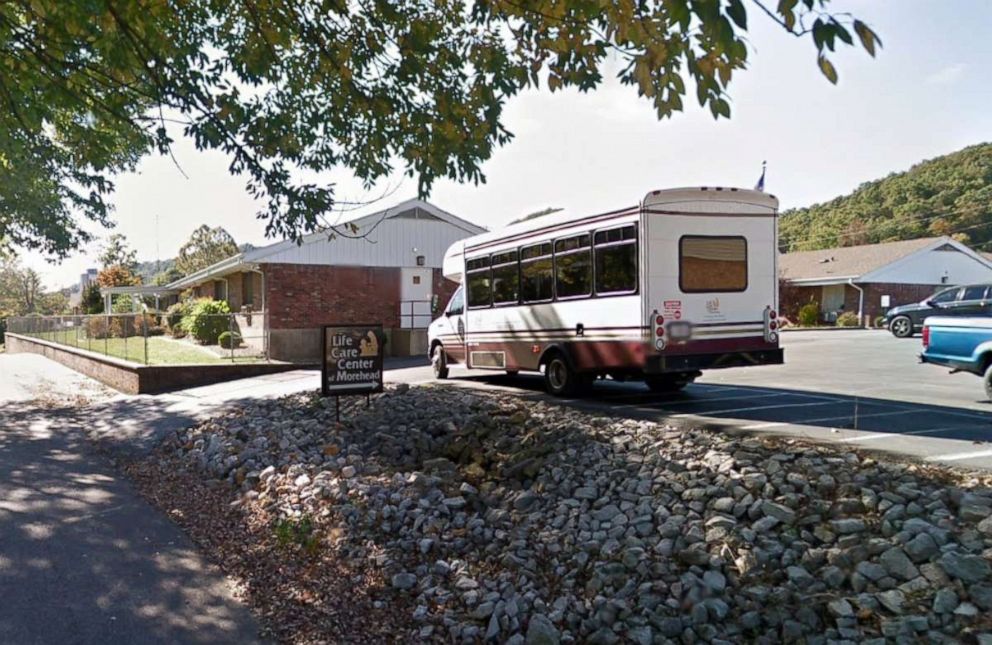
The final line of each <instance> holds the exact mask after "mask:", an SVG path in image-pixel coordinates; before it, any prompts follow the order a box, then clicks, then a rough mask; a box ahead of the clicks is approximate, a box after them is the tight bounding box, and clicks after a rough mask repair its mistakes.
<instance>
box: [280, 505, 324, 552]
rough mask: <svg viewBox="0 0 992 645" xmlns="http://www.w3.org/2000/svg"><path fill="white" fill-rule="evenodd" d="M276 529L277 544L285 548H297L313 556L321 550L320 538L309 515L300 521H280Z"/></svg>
mask: <svg viewBox="0 0 992 645" xmlns="http://www.w3.org/2000/svg"><path fill="white" fill-rule="evenodd" d="M274 528H275V534H276V542H277V543H278V544H279V546H281V547H283V548H287V547H297V548H299V549H301V550H302V551H304V552H306V553H309V554H311V555H313V554H314V553H316V552H317V550H318V549H319V548H320V537H319V536H318V535H317V532H316V530H315V527H314V523H313V519H312V518H311V517H310V516H309V515H303V516H302V517H301V518H300V519H298V520H294V519H283V520H279V521H278V522H276V523H275V527H274Z"/></svg>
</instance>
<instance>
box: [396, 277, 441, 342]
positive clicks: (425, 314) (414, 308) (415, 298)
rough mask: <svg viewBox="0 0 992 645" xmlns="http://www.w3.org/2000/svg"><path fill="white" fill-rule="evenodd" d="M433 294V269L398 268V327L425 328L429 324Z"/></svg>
mask: <svg viewBox="0 0 992 645" xmlns="http://www.w3.org/2000/svg"><path fill="white" fill-rule="evenodd" d="M433 294H434V270H433V269H428V268H413V267H409V268H403V269H400V327H401V328H402V329H426V328H427V326H428V325H429V324H431V298H432V296H433Z"/></svg>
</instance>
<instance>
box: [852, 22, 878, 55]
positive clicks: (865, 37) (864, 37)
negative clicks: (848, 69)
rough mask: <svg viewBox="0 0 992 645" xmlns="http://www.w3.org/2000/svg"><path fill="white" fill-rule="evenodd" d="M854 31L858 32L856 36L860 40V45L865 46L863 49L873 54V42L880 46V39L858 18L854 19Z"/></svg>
mask: <svg viewBox="0 0 992 645" xmlns="http://www.w3.org/2000/svg"><path fill="white" fill-rule="evenodd" d="M854 32H855V33H856V34H858V38H859V39H860V40H861V46H862V47H864V48H865V51H866V52H868V53H869V54H871V55H872V56H873V57H874V56H875V44H876V43H877V44H878V46H879V47H881V46H882V41H880V40H879V39H878V36H877V35H876V34H875V32H874V31H872V30H871V28H870V27H869V26H868V25H866V24H865V23H863V22H861V21H860V20H855V21H854Z"/></svg>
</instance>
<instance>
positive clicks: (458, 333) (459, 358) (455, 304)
mask: <svg viewBox="0 0 992 645" xmlns="http://www.w3.org/2000/svg"><path fill="white" fill-rule="evenodd" d="M444 319H445V320H446V321H447V322H446V325H447V328H446V329H445V331H444V333H443V334H441V335H440V336H441V342H442V343H443V344H444V349H445V353H446V354H447V355H448V359H449V360H450V361H451V362H455V363H464V362H465V291H464V289H463V288H462V287H458V289H457V290H456V291H455V294H454V295H453V296H451V300H449V301H448V307H447V308H446V309H445V310H444Z"/></svg>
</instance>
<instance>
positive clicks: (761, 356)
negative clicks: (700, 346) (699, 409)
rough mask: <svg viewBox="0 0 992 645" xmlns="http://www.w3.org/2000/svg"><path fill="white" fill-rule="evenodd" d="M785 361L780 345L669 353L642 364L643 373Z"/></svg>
mask: <svg viewBox="0 0 992 645" xmlns="http://www.w3.org/2000/svg"><path fill="white" fill-rule="evenodd" d="M784 362H785V357H784V352H783V351H782V348H781V347H777V348H775V349H759V350H750V351H736V352H720V353H716V354H670V355H667V356H666V355H664V354H662V355H659V356H649V357H648V359H647V362H646V363H645V365H644V373H645V374H666V373H672V372H694V371H698V370H712V369H718V368H722V367H747V366H749V365H781V364H782V363H784Z"/></svg>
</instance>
